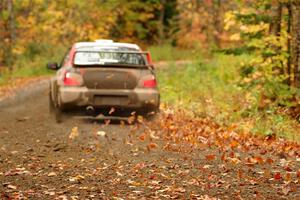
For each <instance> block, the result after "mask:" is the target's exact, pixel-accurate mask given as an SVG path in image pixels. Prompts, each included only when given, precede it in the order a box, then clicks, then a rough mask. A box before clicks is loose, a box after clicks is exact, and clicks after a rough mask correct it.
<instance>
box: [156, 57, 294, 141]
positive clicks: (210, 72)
mask: <svg viewBox="0 0 300 200" xmlns="http://www.w3.org/2000/svg"><path fill="white" fill-rule="evenodd" d="M250 58H251V56H247V55H243V56H232V55H231V56H229V55H222V54H216V55H214V58H213V59H210V60H208V61H207V60H206V61H204V60H203V59H201V58H200V59H199V58H198V59H196V60H194V61H193V62H192V63H190V64H185V65H176V63H170V64H169V66H168V67H164V68H161V69H158V70H157V75H158V81H159V87H160V91H161V96H162V102H163V103H165V104H171V105H172V106H174V107H175V108H177V109H185V110H187V111H188V112H190V113H191V114H193V115H194V116H200V117H210V118H213V119H214V120H215V121H216V122H217V123H219V124H222V125H226V126H232V127H235V129H236V130H238V131H241V132H246V133H253V134H257V135H264V136H267V135H276V136H279V137H284V138H287V139H290V140H294V141H298V142H299V141H300V134H299V130H300V125H299V123H298V122H297V121H296V120H294V119H292V118H291V117H289V116H288V115H285V114H280V113H278V112H276V110H277V108H273V109H269V110H264V111H260V110H258V109H256V108H255V106H253V99H251V97H250V96H249V93H248V91H247V90H246V89H245V88H242V87H240V86H239V84H238V82H239V80H240V72H239V66H240V63H241V62H247V61H248V60H249V59H250Z"/></svg>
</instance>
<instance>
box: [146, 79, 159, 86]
mask: <svg viewBox="0 0 300 200" xmlns="http://www.w3.org/2000/svg"><path fill="white" fill-rule="evenodd" d="M156 86H157V82H156V80H155V78H152V79H148V80H144V87H145V88H155V87H156Z"/></svg>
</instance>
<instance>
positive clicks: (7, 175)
mask: <svg viewBox="0 0 300 200" xmlns="http://www.w3.org/2000/svg"><path fill="white" fill-rule="evenodd" d="M47 87H48V82H47V80H45V81H40V82H37V83H35V84H32V85H31V86H28V87H27V88H26V89H23V90H20V91H17V96H16V97H15V98H13V99H12V98H11V99H6V100H4V101H2V102H1V103H0V197H1V199H63V200H65V199H254V198H259V199H300V187H299V183H298V180H297V179H296V178H295V177H296V172H297V169H299V161H300V160H299V147H298V146H297V147H293V148H295V149H293V154H291V155H289V153H286V152H279V153H278V152H277V151H276V150H274V149H273V150H272V153H270V154H268V153H266V152H269V149H267V150H266V148H265V147H259V145H252V146H253V149H251V148H252V147H251V148H250V147H248V152H246V151H243V150H242V145H243V144H241V148H238V147H236V146H238V145H239V144H238V142H236V143H232V142H231V143H230V145H231V147H232V149H233V150H232V151H229V150H226V151H225V150H224V149H223V148H219V147H218V146H217V145H216V144H215V146H213V145H208V147H207V148H204V147H203V146H200V145H199V148H193V149H192V148H191V145H189V144H187V143H182V144H181V145H180V148H175V147H176V144H179V143H180V140H181V139H180V138H179V139H178V138H177V139H174V138H173V139H172V138H171V139H170V134H171V133H173V132H174V130H181V128H183V127H185V126H187V125H189V124H190V123H192V122H193V121H192V120H187V121H186V122H185V124H181V125H180V122H181V121H182V120H181V119H177V122H178V123H179V124H178V125H176V123H177V122H176V119H175V121H174V123H173V122H172V125H168V126H166V127H160V126H162V124H168V123H169V124H170V120H174V119H171V118H170V117H169V116H167V117H166V116H165V117H161V118H160V119H159V120H156V121H155V122H154V121H153V122H146V123H135V124H133V125H130V124H123V123H113V124H111V123H110V124H108V123H104V122H90V121H82V120H78V119H68V120H66V121H65V122H64V123H61V124H57V123H55V120H54V119H53V116H51V115H50V114H49V111H48V97H47ZM175 122H176V123H175ZM194 122H195V123H196V122H197V123H198V125H197V126H194V125H192V124H190V125H189V128H188V129H189V130H193V129H194V128H197V130H200V129H199V127H200V128H201V130H202V132H203V133H202V132H201V134H202V135H200V136H199V135H198V136H197V138H198V140H201V141H204V140H205V139H206V140H208V139H210V138H211V137H212V136H213V133H212V132H211V131H212V128H215V127H216V126H215V125H211V124H210V123H209V124H205V123H206V122H205V121H204V122H205V123H204V122H203V123H202V121H201V123H200V122H199V121H194ZM194 122H193V123H194ZM158 124H160V126H158ZM150 127H153V130H155V131H151V128H150ZM160 129H161V130H160ZM184 130H186V128H184ZM195 132H197V131H195ZM198 132H199V131H198ZM177 133H180V134H181V132H180V131H179V132H178V131H177ZM166 136H168V137H166ZM177 136H178V134H177ZM185 137H186V136H184V134H183V136H182V138H185ZM217 139H218V137H214V140H217ZM250 139H251V138H250ZM184 140H185V139H184ZM226 140H227V138H226ZM251 140H253V139H251ZM205 144H208V143H207V142H206V143H205ZM251 144H252V143H251ZM171 147H172V148H171ZM254 147H255V149H254ZM249 148H250V151H249ZM262 150H264V151H265V152H262ZM290 150H291V149H290ZM222 151H224V152H225V153H222ZM258 152H259V153H258ZM256 154H259V155H260V157H256V158H257V159H256V161H253V160H250V161H249V162H250V164H249V162H248V164H247V165H242V163H243V162H244V160H245V159H246V158H249V156H251V155H256ZM224 155H227V157H228V159H225V157H224ZM268 156H270V158H269V160H268V159H267V157H268ZM244 158H245V159H244ZM258 158H261V159H258ZM225 160H226V162H225ZM261 160H263V161H265V162H264V164H261V165H259V164H260V161H261ZM267 161H268V162H267ZM271 161H272V162H271ZM282 162H285V163H288V164H289V169H287V168H284V167H286V165H284V166H283V164H282ZM252 164H253V165H252ZM268 169H269V171H267V170H268ZM271 169H274V170H278V173H277V174H276V173H275V174H274V172H273V170H271ZM286 171H289V172H291V177H290V178H289V177H286V173H285V172H286ZM292 172H295V173H292ZM268 173H270V174H268ZM262 174H264V175H262ZM299 177H300V175H299Z"/></svg>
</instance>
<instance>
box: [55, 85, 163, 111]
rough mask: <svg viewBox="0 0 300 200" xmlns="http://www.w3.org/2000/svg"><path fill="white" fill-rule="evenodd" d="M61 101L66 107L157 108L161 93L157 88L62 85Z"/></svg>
mask: <svg viewBox="0 0 300 200" xmlns="http://www.w3.org/2000/svg"><path fill="white" fill-rule="evenodd" d="M59 92H60V102H61V104H62V106H63V107H64V108H74V107H84V106H93V107H95V108H101V107H121V108H136V109H139V108H141V109H151V110H156V109H158V107H159V101H160V95H159V92H158V90H157V89H152V88H139V89H134V90H115V89H114V90H103V89H88V88H86V87H61V88H60V91H59Z"/></svg>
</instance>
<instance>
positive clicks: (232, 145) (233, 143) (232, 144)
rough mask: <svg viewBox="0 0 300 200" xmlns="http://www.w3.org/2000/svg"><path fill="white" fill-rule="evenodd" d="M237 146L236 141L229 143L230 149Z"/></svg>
mask: <svg viewBox="0 0 300 200" xmlns="http://www.w3.org/2000/svg"><path fill="white" fill-rule="evenodd" d="M237 146H239V143H238V142H237V141H236V140H233V141H232V142H231V143H230V147H231V148H233V149H234V148H236V147H237Z"/></svg>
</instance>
